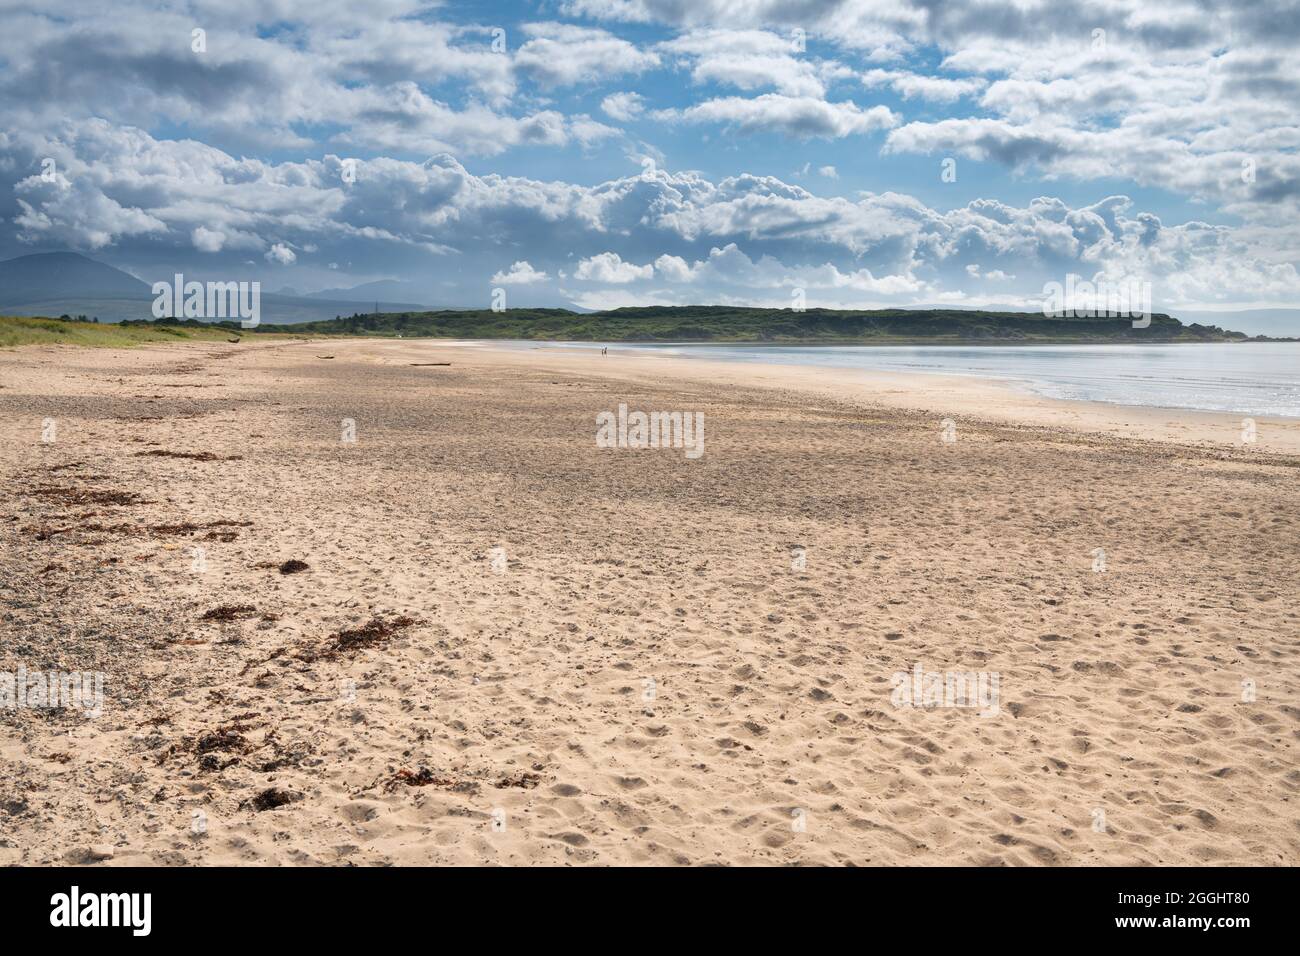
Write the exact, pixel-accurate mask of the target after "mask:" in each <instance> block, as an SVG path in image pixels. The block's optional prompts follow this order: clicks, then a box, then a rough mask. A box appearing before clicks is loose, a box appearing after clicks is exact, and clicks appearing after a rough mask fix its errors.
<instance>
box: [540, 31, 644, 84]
mask: <svg viewBox="0 0 1300 956" xmlns="http://www.w3.org/2000/svg"><path fill="white" fill-rule="evenodd" d="M524 29H525V31H526V32H527V34H528V35H529V36H530V37H531V39H529V40H528V41H527V42H526V43H525V44H524V45H523V46H522V47H520V48H519V52H518V53H516V54H515V65H516V67H517V68H518V69H519V70H520V71H521V72H523V73H525V74H527V75H528V76H530V77H532V78H533V79H535V80H537V82H539V83H541V84H542V85H543V86H547V87H556V86H570V85H572V84H575V83H591V82H595V81H597V80H606V79H610V78H613V77H617V76H623V75H626V74H636V73H642V72H644V71H646V70H648V69H651V68H653V67H656V66H658V65H659V56H658V54H656V53H654V52H652V51H646V50H640V49H638V48H637V47H636V45H635V44H633V43H630V42H629V41H627V40H623V39H620V38H619V37H616V36H614V35H613V34H610V33H607V32H606V31H604V30H593V29H588V28H585V27H578V26H573V25H571V24H564V23H530V24H528V25H526V26H525V27H524Z"/></svg>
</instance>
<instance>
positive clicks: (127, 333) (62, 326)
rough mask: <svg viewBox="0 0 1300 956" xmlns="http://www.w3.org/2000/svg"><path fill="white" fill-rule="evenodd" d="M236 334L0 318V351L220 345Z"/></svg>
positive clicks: (172, 327) (192, 329)
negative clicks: (32, 347)
mask: <svg viewBox="0 0 1300 956" xmlns="http://www.w3.org/2000/svg"><path fill="white" fill-rule="evenodd" d="M237 334H238V333H232V332H231V331H230V330H229V329H213V328H194V327H191V328H184V329H182V328H176V327H174V326H168V325H130V326H123V325H110V324H96V323H94V322H68V321H65V320H63V319H44V318H27V317H24V316H0V348H13V347H14V346H17V345H87V346H92V347H98V348H117V349H120V348H129V347H131V346H133V345H145V344H147V343H150V342H187V341H188V342H220V341H223V340H225V339H227V338H230V337H232V336H234V335H237Z"/></svg>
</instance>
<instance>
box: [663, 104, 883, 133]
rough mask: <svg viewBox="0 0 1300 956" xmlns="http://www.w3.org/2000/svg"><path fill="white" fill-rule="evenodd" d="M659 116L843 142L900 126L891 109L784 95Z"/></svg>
mask: <svg viewBox="0 0 1300 956" xmlns="http://www.w3.org/2000/svg"><path fill="white" fill-rule="evenodd" d="M657 115H658V116H660V117H661V118H663V119H664V120H667V121H669V122H674V121H676V122H682V123H718V124H722V125H725V126H730V127H733V128H735V129H737V130H739V131H741V132H745V133H755V132H779V133H784V134H786V135H788V136H794V137H797V138H800V139H808V138H812V137H819V138H822V139H839V138H841V137H844V136H853V135H861V134H865V133H872V132H875V131H877V130H882V129H888V128H890V127H891V126H894V125H895V124H896V123H897V122H898V118H897V117H896V116H895V115H894V112H893V111H892V110H890V109H889V107H887V106H872V107H869V108H867V109H863V108H862V107H860V106H858V105H857V104H856V103H854V102H852V101H848V100H846V101H844V102H840V103H829V102H827V101H825V100H820V99H816V98H814V97H811V96H785V95H784V94H781V93H764V94H763V95H762V96H756V97H753V98H752V99H746V98H743V97H739V96H728V97H722V98H719V99H714V100H708V101H706V102H704V103H698V104H696V105H695V106H691V107H688V108H686V109H684V110H661V111H660V112H659V113H658V114H657Z"/></svg>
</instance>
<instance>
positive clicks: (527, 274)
mask: <svg viewBox="0 0 1300 956" xmlns="http://www.w3.org/2000/svg"><path fill="white" fill-rule="evenodd" d="M548 278H549V276H547V274H546V273H545V272H538V271H537V270H536V269H534V268H533V267H532V266H531V265H529V263H528V262H526V261H523V260H521V261H519V262H516V263H515V264H514V265H512V266H511V267H510V271H509V272H497V273H495V274H494V275H493V276H492V281H493V282H494V283H495V284H496V285H532V284H533V283H536V282H545V281H547V279H548Z"/></svg>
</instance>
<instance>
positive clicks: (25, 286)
mask: <svg viewBox="0 0 1300 956" xmlns="http://www.w3.org/2000/svg"><path fill="white" fill-rule="evenodd" d="M159 278H160V279H166V280H167V281H169V282H170V281H171V280H172V275H170V274H168V275H165V276H160V277H159ZM194 278H198V277H197V276H196V277H194ZM368 285H374V283H369V284H368ZM328 291H330V292H346V291H349V290H328ZM351 291H352V292H353V293H354V295H353V297H351V298H346V297H341V296H340V297H334V296H330V295H326V294H325V293H315V294H308V295H281V294H279V293H275V292H263V293H262V298H261V303H262V317H263V319H264V320H266V321H273V322H282V323H296V322H312V321H320V320H324V319H332V318H334V317H335V316H339V315H347V314H350V313H352V312H354V311H356V308H357V305H358V303H360V302H366V303H369V304H371V305H372V306H373V305H374V302H375V299H377V298H378V299H379V308H380V310H381V311H389V312H392V311H409V310H418V309H423V308H425V306H423V305H420V304H418V303H414V302H401V301H385V300H384V299H383V297H382V296H378V295H374V294H372V293H374V291H375V290H374V289H369V288H365V287H363V286H358V287H357V290H351ZM363 293H364V294H363ZM153 299H154V296H153V287H152V286H151V285H150V284H149V283H147V282H144V281H142V280H140V279H137V278H136V277H135V276H133V275H131V274H129V273H127V272H123V271H122V270H121V269H117V268H114V267H113V266H110V265H106V264H104V263H102V262H97V261H96V260H94V259H90V258H88V257H86V256H83V255H81V254H79V253H75V252H43V253H35V254H33V255H28V256H19V257H17V258H16V259H6V260H4V261H0V312H3V313H7V314H10V315H26V316H39V315H48V316H59V315H85V316H94V317H97V318H98V319H99V320H100V321H101V322H123V321H128V320H143V319H151V318H153Z"/></svg>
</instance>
